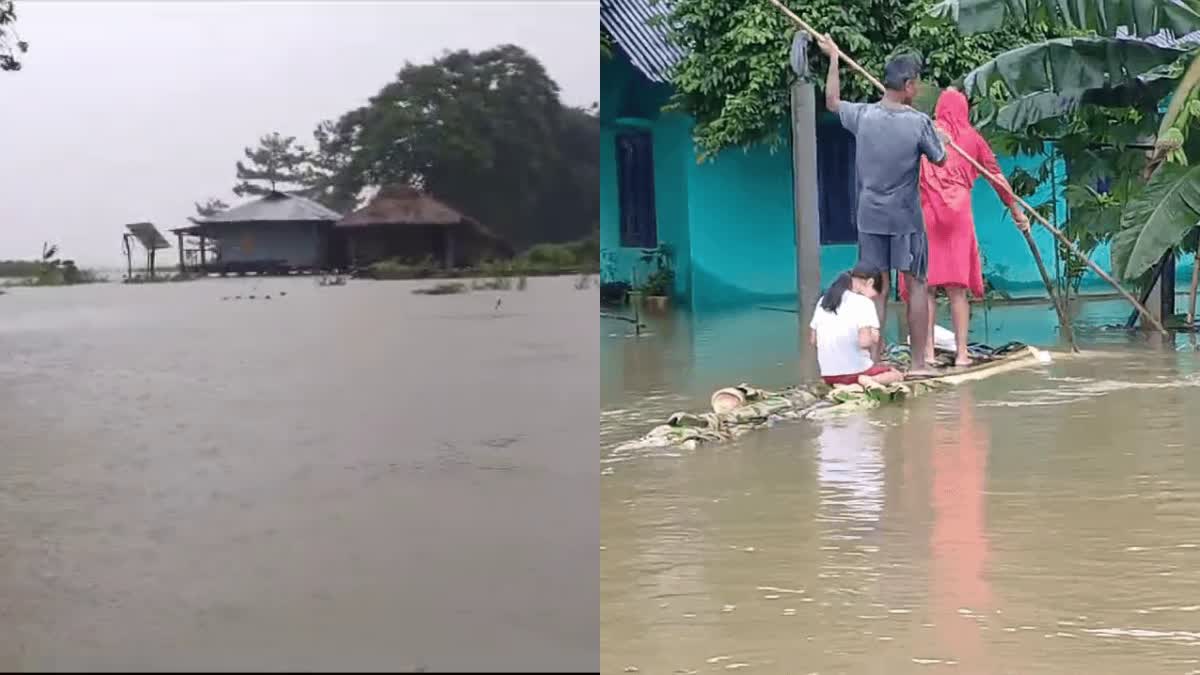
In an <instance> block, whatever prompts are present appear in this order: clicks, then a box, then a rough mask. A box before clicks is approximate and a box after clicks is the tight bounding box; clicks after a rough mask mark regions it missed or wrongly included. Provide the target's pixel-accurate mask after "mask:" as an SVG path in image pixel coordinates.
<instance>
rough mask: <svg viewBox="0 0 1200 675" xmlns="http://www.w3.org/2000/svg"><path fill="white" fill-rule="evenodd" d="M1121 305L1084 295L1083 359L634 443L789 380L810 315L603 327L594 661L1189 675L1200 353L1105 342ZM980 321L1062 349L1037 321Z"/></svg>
mask: <svg viewBox="0 0 1200 675" xmlns="http://www.w3.org/2000/svg"><path fill="white" fill-rule="evenodd" d="M1181 306H1182V305H1181ZM1127 314H1128V307H1127V306H1126V305H1124V304H1123V303H1122V302H1120V301H1114V302H1098V303H1091V304H1089V305H1088V306H1085V307H1084V308H1083V310H1082V315H1081V320H1082V322H1083V323H1084V324H1085V328H1084V329H1081V330H1080V331H1079V333H1080V335H1079V338H1080V342H1081V344H1082V346H1084V347H1085V356H1083V357H1076V358H1065V357H1062V356H1061V355H1056V359H1055V361H1054V362H1053V363H1052V364H1050V365H1045V366H1036V367H1034V368H1032V369H1029V370H1025V371H1019V372H1014V373H1011V374H1003V375H998V376H995V377H993V378H990V379H987V380H983V381H980V382H976V383H972V384H966V385H962V386H960V387H957V388H955V389H953V390H950V391H946V392H941V393H938V394H936V395H930V396H927V397H922V398H918V399H914V400H912V401H909V402H907V403H906V404H905V405H901V406H893V407H885V408H880V409H878V410H875V411H870V412H868V413H865V414H860V415H856V416H851V417H847V418H844V419H841V420H835V421H829V422H824V423H819V422H796V423H789V424H781V425H778V426H776V427H774V428H772V429H770V430H765V431H759V432H754V433H751V434H749V435H747V436H745V437H743V438H742V439H740V440H739V441H737V442H734V443H731V444H728V445H721V446H701V447H700V448H698V449H696V450H693V451H686V450H662V449H659V450H653V451H644V452H638V453H630V454H618V453H615V452H614V451H613V447H614V445H616V444H617V443H619V442H621V441H624V440H627V439H630V438H633V437H636V436H638V435H640V434H641V433H644V432H645V431H647V430H648V429H649V428H650V427H651V426H653V425H654V424H655V423H658V422H659V421H660V420H661V419H662V418H663V417H665V415H666V414H667V413H670V412H673V411H675V410H704V409H706V408H707V406H708V397H709V394H710V393H711V392H712V391H713V390H714V389H716V388H718V387H721V386H727V385H732V384H737V383H739V382H743V381H745V382H750V383H752V384H757V385H760V386H765V387H776V386H783V385H786V384H792V383H795V381H796V373H797V372H798V371H799V366H798V364H797V361H796V353H797V347H796V345H797V339H798V335H799V330H798V324H797V320H796V316H795V315H792V314H786V313H780V312H768V311H764V310H756V309H750V310H746V311H742V312H736V313H723V314H699V315H689V314H682V313H680V314H674V315H671V316H669V317H665V318H653V317H652V318H650V319H649V320H648V323H649V324H650V327H649V330H650V333H651V334H650V335H649V336H648V337H642V338H639V339H635V338H631V337H627V336H626V333H627V332H628V330H627V326H626V325H625V324H622V323H620V322H617V321H611V320H603V321H602V323H601V354H602V364H603V367H602V371H601V383H602V384H601V407H602V411H603V412H602V415H601V437H602V441H601V462H602V466H603V467H604V470H603V472H602V473H603V475H602V480H601V488H600V490H601V498H600V499H601V542H602V550H601V563H600V565H601V572H600V573H601V654H602V657H601V670H602V672H606V673H621V672H635V669H636V671H637V672H642V673H717V672H726V671H728V670H738V671H744V672H761V673H801V674H803V673H822V674H831V673H936V672H947V673H951V672H958V673H973V674H974V673H1021V674H1028V673H1134V672H1136V673H1200V456H1198V455H1197V453H1196V451H1195V449H1196V447H1197V441H1196V440H1195V439H1196V437H1197V434H1200V415H1198V413H1197V411H1198V410H1200V407H1198V405H1200V354H1197V353H1196V351H1195V350H1196V345H1195V342H1194V341H1193V340H1191V339H1189V338H1188V337H1179V338H1177V339H1174V340H1170V341H1166V342H1163V341H1159V340H1156V339H1152V338H1150V339H1148V338H1146V337H1144V336H1142V337H1129V336H1127V335H1124V334H1114V333H1111V332H1105V331H1100V330H1096V329H1095V327H1096V326H1098V325H1100V324H1105V323H1110V322H1115V321H1122V320H1123V319H1124V317H1125V316H1126V315H1127ZM988 323H989V326H988V328H989V330H990V333H989V334H988V335H987V336H986V337H985V335H984V326H983V325H982V317H981V316H977V317H976V321H975V324H974V326H973V330H974V331H975V334H974V335H973V338H974V339H980V340H983V339H987V340H988V341H990V342H992V343H993V344H996V343H1000V342H1003V341H1005V340H1008V339H1023V340H1025V341H1027V342H1032V343H1036V344H1039V345H1044V346H1049V345H1053V344H1054V342H1055V337H1054V315H1053V312H1051V311H1049V310H1048V309H1047V308H1045V307H1010V308H1002V309H1001V308H997V309H994V310H993V311H992V312H990V316H989V322H988ZM1087 326H1090V327H1091V328H1088V327H1087Z"/></svg>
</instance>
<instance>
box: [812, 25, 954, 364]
mask: <svg viewBox="0 0 1200 675" xmlns="http://www.w3.org/2000/svg"><path fill="white" fill-rule="evenodd" d="M818 43H819V45H820V47H821V51H823V52H825V55H826V56H828V57H829V74H828V75H827V76H826V78H825V107H826V108H828V109H829V111H830V112H835V113H837V115H838V117H839V118H840V119H841V122H842V126H843V127H845V128H846V130H847V131H849V132H850V133H852V134H854V136H855V139H856V141H857V143H856V146H857V148H856V151H855V164H856V166H857V169H856V170H857V173H858V182H859V185H860V186H861V192H860V193H859V196H858V259H859V261H860V262H863V263H866V264H867V265H870V266H872V267H877V268H879V269H881V270H885V271H887V272H889V274H885V276H884V282H883V288H881V289H879V291H880V292H879V295H878V296H877V297H876V298H875V308H876V309H877V310H878V312H879V325H880V326H885V325H886V324H887V292H888V279H889V277H890V271H891V270H896V271H897V272H899V273H900V274H902V275H904V284H905V286H906V287H907V289H908V296H909V297H908V317H907V319H908V334H909V336H910V344H912V345H913V346H914V349H913V350H912V368H911V369H910V370H909V371H908V375H909V376H916V377H922V376H929V375H933V374H934V372H933V371H932V370H930V368H929V366H928V365H927V364H926V361H925V350H924V349H922V348H921V347H920V345H924V344H925V343H926V342H927V340H928V337H929V336H928V332H929V300H928V292H929V291H928V288H927V287H926V284H925V278H926V271H927V269H928V266H929V243H928V241H927V239H926V236H925V221H924V219H923V217H922V214H921V196H920V192H919V191H918V184H919V180H920V175H921V157H922V155H923V156H925V157H926V158H927V159H928V160H929V161H930V162H931V163H933V164H934V165H936V166H941V165H943V164H945V163H946V148H945V146H944V144H943V137H944V132H941V131H940V130H935V128H934V125H933V121H932V120H930V119H929V117H928V116H927V115H925V114H924V113H921V112H918V111H917V110H914V109H913V108H912V101H913V98H915V97H916V94H917V87H918V86H919V85H920V78H921V62H920V59H918V58H917V57H916V56H913V55H907V54H903V55H900V56H896V57H893V58H892V59H891V60H890V61H888V63H887V65H886V66H885V67H884V76H883V86H884V89H885V90H886V92H885V93H884V95H883V98H882V99H880V100H879V102H878V103H849V102H846V101H843V100H842V99H841V81H840V79H839V78H838V61H839V52H838V48H837V44H836V43H834V41H833V38H831V37H830V36H828V35H825V36H823V37H820V38H818ZM879 350H880V346H879V345H878V344H877V345H876V346H875V347H874V348H873V349H872V357H873V358H874V359H875V361H877V362H878V361H879Z"/></svg>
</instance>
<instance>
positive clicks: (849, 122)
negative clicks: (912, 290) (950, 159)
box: [838, 101, 946, 234]
mask: <svg viewBox="0 0 1200 675" xmlns="http://www.w3.org/2000/svg"><path fill="white" fill-rule="evenodd" d="M838 117H840V118H841V120H842V126H843V127H846V130H847V131H849V132H850V133H852V134H854V136H855V139H856V143H855V145H856V146H857V149H856V150H855V157H854V161H855V165H856V167H857V172H858V183H859V187H860V192H859V195H858V231H859V232H866V233H868V234H910V233H912V232H924V231H925V221H924V219H923V218H922V217H921V197H920V193H919V191H918V181H919V180H920V177H921V155H925V156H926V157H928V158H929V159H930V161H933V162H939V161H941V159H942V157H944V156H945V154H946V148H944V147H943V146H942V140H941V139H940V138H938V135H937V132H936V131H934V129H933V121H932V120H930V119H929V116H928V115H926V114H924V113H922V112H919V111H916V110H913V109H912V108H892V107H887V106H884V105H882V104H880V103H847V102H845V101H842V102H841V103H839V104H838Z"/></svg>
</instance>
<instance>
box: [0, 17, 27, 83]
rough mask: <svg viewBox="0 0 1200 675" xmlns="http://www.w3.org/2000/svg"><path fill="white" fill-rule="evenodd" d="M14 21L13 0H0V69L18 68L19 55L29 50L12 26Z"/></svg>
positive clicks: (19, 62) (15, 18) (19, 65)
mask: <svg viewBox="0 0 1200 675" xmlns="http://www.w3.org/2000/svg"><path fill="white" fill-rule="evenodd" d="M16 21H17V10H16V8H15V7H14V6H13V1H12V0H0V70H20V69H21V55H22V54H24V53H25V52H27V51H29V43H28V42H26V41H24V40H22V39H21V36H20V35H18V34H17V31H16V29H15V28H13V24H14V23H16Z"/></svg>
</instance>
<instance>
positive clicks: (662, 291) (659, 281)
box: [638, 244, 675, 310]
mask: <svg viewBox="0 0 1200 675" xmlns="http://www.w3.org/2000/svg"><path fill="white" fill-rule="evenodd" d="M673 262H674V261H673V259H672V256H671V249H670V247H669V246H667V245H666V244H662V245H660V246H659V247H658V248H652V249H643V250H642V263H643V264H645V265H648V266H649V267H650V272H649V274H648V275H647V276H646V281H645V282H644V283H643V284H642V285H641V287H640V288H639V289H638V290H639V291H640V292H641V296H642V298H643V300H644V302H645V304H646V306H647V307H650V308H652V309H658V310H663V309H666V307H667V304H668V302H669V300H670V296H671V291H672V289H673V288H674V286H675V269H674V267H673V266H672V263H673Z"/></svg>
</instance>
